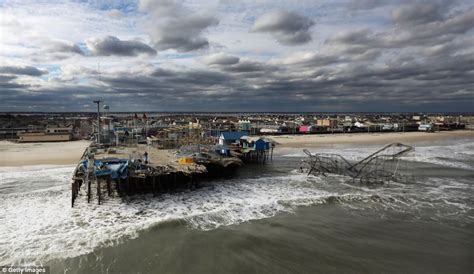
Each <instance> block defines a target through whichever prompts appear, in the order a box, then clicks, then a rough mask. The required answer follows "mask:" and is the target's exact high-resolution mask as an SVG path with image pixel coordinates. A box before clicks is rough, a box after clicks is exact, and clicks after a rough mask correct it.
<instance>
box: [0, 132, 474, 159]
mask: <svg viewBox="0 0 474 274" xmlns="http://www.w3.org/2000/svg"><path fill="white" fill-rule="evenodd" d="M268 137H269V138H271V139H272V140H274V141H275V142H276V143H277V150H280V149H281V150H285V149H290V148H302V147H318V146H332V145H337V144H364V145H366V144H374V145H376V144H381V145H383V144H388V143H393V142H403V143H407V144H413V143H416V142H423V141H435V140H446V139H466V138H474V131H443V132H436V133H426V132H404V133H395V132H390V133H373V134H367V133H357V134H322V135H279V136H268ZM89 144H90V142H89V141H84V140H82V141H72V142H54V143H23V144H22V143H13V142H8V141H0V154H1V156H2V157H0V166H26V165H72V164H76V163H77V161H78V160H79V159H80V157H81V155H82V153H83V152H84V149H85V148H86V147H87V146H88V145H89Z"/></svg>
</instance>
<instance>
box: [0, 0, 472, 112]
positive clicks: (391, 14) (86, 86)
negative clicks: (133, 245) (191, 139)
mask: <svg viewBox="0 0 474 274" xmlns="http://www.w3.org/2000/svg"><path fill="white" fill-rule="evenodd" d="M97 99H101V100H104V102H105V104H107V105H109V106H110V110H111V111H112V112H114V111H205V112H208V111H276V112H278V111H281V112H298V111H304V112H351V111H354V112H356V111H357V112H371V111H378V112H470V111H474V2H473V1H464V0H453V1H447V0H393V1H389V0H308V1H307V0H300V1H291V0H268V1H266V0H254V1H249V0H242V1H238V0H182V1H173V0H130V1H126V0H115V1H112V0H89V1H80V0H76V1H52V0H32V1H29V0H22V1H17V0H12V1H10V0H0V111H2V112H8V111H28V112H29V111H46V112H47V111H52V112H63V111H94V109H95V105H94V103H93V102H92V101H93V100H97Z"/></svg>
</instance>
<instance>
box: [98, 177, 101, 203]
mask: <svg viewBox="0 0 474 274" xmlns="http://www.w3.org/2000/svg"><path fill="white" fill-rule="evenodd" d="M100 194H101V193H100V179H97V202H98V203H99V205H100Z"/></svg>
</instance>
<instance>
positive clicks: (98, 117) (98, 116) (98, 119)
mask: <svg viewBox="0 0 474 274" xmlns="http://www.w3.org/2000/svg"><path fill="white" fill-rule="evenodd" d="M101 102H103V101H102V100H96V101H94V104H97V143H98V144H100V103H101Z"/></svg>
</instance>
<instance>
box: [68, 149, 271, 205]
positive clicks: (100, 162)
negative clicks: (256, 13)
mask: <svg viewBox="0 0 474 274" xmlns="http://www.w3.org/2000/svg"><path fill="white" fill-rule="evenodd" d="M219 152H220V151H219V150H216V148H215V146H199V145H195V146H187V147H183V148H182V149H180V150H177V151H174V150H162V149H157V148H155V147H152V146H148V145H136V146H131V147H102V146H101V145H98V144H96V143H94V144H92V145H91V146H90V147H88V148H87V149H86V150H85V151H84V154H83V155H82V157H81V160H80V162H79V164H78V165H77V167H76V169H75V171H74V175H73V180H72V185H71V191H72V193H71V194H72V195H71V206H72V207H74V204H75V202H76V200H77V198H79V197H81V196H84V197H86V198H87V202H88V203H90V202H93V201H96V202H97V203H98V204H101V203H103V202H104V201H105V199H106V197H124V196H130V195H135V194H146V193H151V194H154V195H157V194H159V193H165V192H169V191H173V190H177V189H193V188H196V187H197V186H198V184H199V181H201V180H204V179H207V180H209V179H213V178H218V177H225V176H230V175H232V174H233V173H234V172H235V171H236V170H237V168H239V167H240V166H242V165H243V163H244V162H243V161H242V159H241V158H242V157H244V158H245V157H248V154H242V153H241V152H239V151H238V149H232V150H231V149H228V150H227V151H225V153H219ZM262 155H263V154H262ZM265 155H266V154H265ZM262 157H263V156H258V157H257V158H258V159H260V160H261V159H262ZM265 158H268V156H265Z"/></svg>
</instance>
